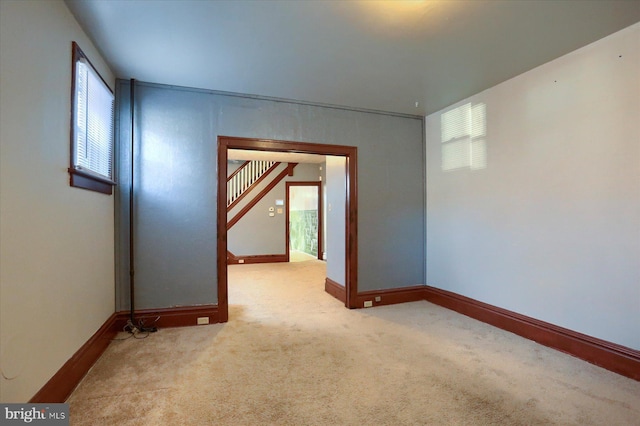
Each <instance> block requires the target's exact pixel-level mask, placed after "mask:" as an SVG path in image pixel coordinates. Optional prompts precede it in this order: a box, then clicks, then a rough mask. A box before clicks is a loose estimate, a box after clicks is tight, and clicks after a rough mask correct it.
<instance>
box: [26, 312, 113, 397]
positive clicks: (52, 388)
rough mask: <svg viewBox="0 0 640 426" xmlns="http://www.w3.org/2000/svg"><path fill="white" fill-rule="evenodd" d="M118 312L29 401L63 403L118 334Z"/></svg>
mask: <svg viewBox="0 0 640 426" xmlns="http://www.w3.org/2000/svg"><path fill="white" fill-rule="evenodd" d="M116 320H117V314H115V313H114V314H112V315H111V316H110V317H109V318H108V319H107V321H105V323H104V324H103V325H102V327H100V328H99V329H98V331H96V332H95V333H94V335H93V336H91V338H90V339H89V340H87V342H86V343H85V344H84V345H82V346H81V347H80V349H78V350H77V351H76V353H75V354H73V356H72V357H71V358H70V359H69V360H68V361H67V362H65V363H64V365H63V366H62V367H61V368H60V369H59V370H58V371H57V372H56V374H54V375H53V377H51V379H49V381H48V382H47V383H46V384H45V385H44V386H43V387H42V388H41V389H40V390H39V391H38V392H37V393H36V394H35V395H34V396H33V398H31V399H30V400H29V403H32V404H38V403H51V404H53V403H62V402H64V401H66V400H67V398H68V397H69V395H71V393H72V392H73V390H74V389H75V388H76V386H78V384H79V383H80V381H81V380H82V378H83V377H84V376H85V374H87V372H88V371H89V369H90V368H91V367H92V366H93V364H95V362H96V361H97V360H98V358H100V356H101V355H102V354H103V353H104V351H105V350H106V349H107V346H109V343H111V340H112V339H113V338H114V337H115V335H116V331H115V329H116V327H115V324H116Z"/></svg>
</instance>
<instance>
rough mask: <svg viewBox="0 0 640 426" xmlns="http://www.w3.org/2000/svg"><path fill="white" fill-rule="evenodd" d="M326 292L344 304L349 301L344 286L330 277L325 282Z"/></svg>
mask: <svg viewBox="0 0 640 426" xmlns="http://www.w3.org/2000/svg"><path fill="white" fill-rule="evenodd" d="M324 291H326V292H327V293H329V294H330V295H332V296H333V297H335V298H336V299H338V300H339V301H341V302H342V303H346V301H347V290H345V288H344V286H343V285H340V284H338V283H337V282H335V281H333V280H332V279H331V278H329V277H327V278H325V280H324Z"/></svg>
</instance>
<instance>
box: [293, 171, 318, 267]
mask: <svg viewBox="0 0 640 426" xmlns="http://www.w3.org/2000/svg"><path fill="white" fill-rule="evenodd" d="M286 196H287V199H286V200H287V201H286V203H285V206H286V208H287V218H286V229H287V231H286V235H287V239H286V241H287V259H288V260H289V262H302V261H305V260H309V259H312V258H315V259H319V260H322V248H323V247H322V182H287V189H286Z"/></svg>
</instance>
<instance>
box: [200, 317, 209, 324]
mask: <svg viewBox="0 0 640 426" xmlns="http://www.w3.org/2000/svg"><path fill="white" fill-rule="evenodd" d="M205 324H209V317H198V325H205Z"/></svg>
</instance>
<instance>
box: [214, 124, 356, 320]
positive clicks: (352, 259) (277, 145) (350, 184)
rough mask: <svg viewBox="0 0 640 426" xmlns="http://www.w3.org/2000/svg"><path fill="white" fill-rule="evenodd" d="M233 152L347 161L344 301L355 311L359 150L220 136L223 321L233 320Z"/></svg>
mask: <svg viewBox="0 0 640 426" xmlns="http://www.w3.org/2000/svg"><path fill="white" fill-rule="evenodd" d="M230 149H234V150H251V151H268V152H284V153H296V154H316V155H326V156H337V157H343V158H344V160H345V161H344V164H345V170H344V172H345V194H346V195H345V198H346V199H345V200H344V202H345V221H344V224H345V229H344V235H345V241H344V253H345V256H344V270H345V282H344V284H345V285H344V288H345V293H346V294H345V298H344V300H345V306H346V307H347V308H355V307H356V297H357V288H358V239H357V235H358V234H357V224H358V220H357V148H356V147H352V146H344V145H326V144H316V143H304V142H288V141H277V140H265V139H250V138H239V137H230V136H219V137H218V190H217V196H218V204H217V231H218V232H217V269H218V285H217V290H218V314H219V319H220V322H226V321H228V319H229V301H228V273H227V263H228V262H227V159H228V155H227V151H228V150H230ZM287 212H288V207H287ZM287 241H288V238H287ZM287 247H288V244H287Z"/></svg>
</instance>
